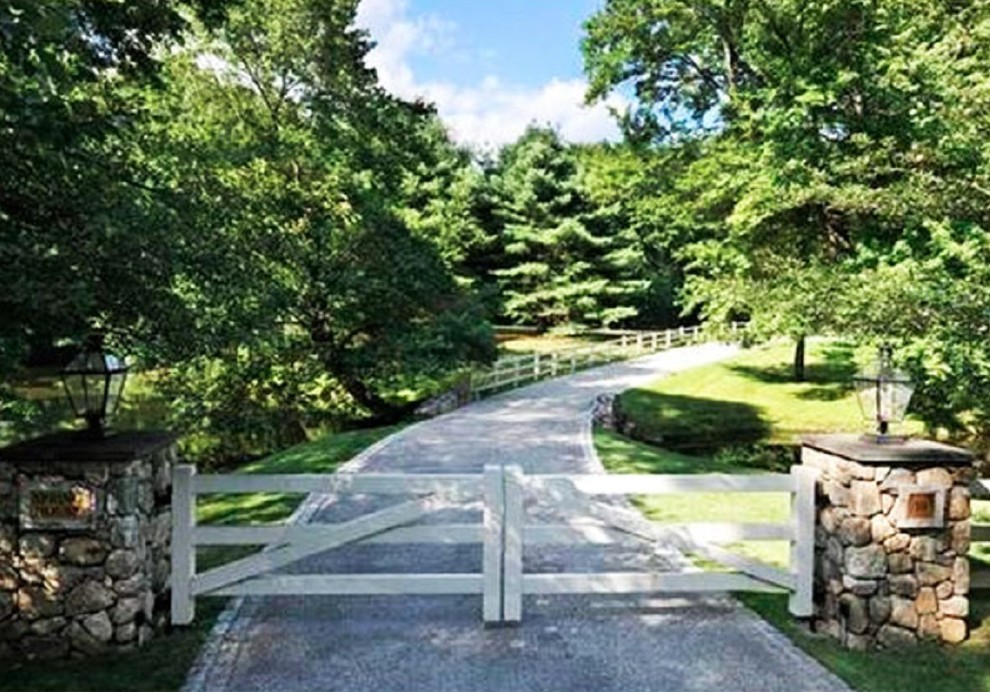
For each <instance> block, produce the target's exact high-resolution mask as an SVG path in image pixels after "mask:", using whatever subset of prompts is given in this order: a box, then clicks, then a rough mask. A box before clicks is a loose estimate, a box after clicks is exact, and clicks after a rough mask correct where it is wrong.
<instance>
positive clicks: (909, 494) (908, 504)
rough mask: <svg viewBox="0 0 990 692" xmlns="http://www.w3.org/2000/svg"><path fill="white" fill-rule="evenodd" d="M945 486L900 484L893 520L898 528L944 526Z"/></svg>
mask: <svg viewBox="0 0 990 692" xmlns="http://www.w3.org/2000/svg"><path fill="white" fill-rule="evenodd" d="M946 494H947V489H946V488H941V487H936V486H930V485H927V486H925V485H902V486H899V487H898V488H897V496H898V497H897V502H896V504H895V505H894V517H893V518H894V520H895V522H896V524H897V527H898V528H900V529H925V528H940V527H942V526H945V496H946Z"/></svg>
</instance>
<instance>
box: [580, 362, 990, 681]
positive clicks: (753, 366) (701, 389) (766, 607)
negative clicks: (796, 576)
mask: <svg viewBox="0 0 990 692" xmlns="http://www.w3.org/2000/svg"><path fill="white" fill-rule="evenodd" d="M809 355H810V356H811V358H810V359H809V360H810V362H811V365H812V367H811V368H809V376H810V377H809V382H807V383H804V384H799V383H792V382H789V381H788V378H787V373H788V372H789V367H790V357H791V350H790V348H789V347H788V346H772V347H769V348H763V349H759V350H754V351H747V352H743V353H742V354H740V355H739V356H738V357H736V358H733V359H731V360H729V361H725V362H723V363H720V364H717V365H710V366H705V367H701V368H697V369H695V370H690V371H686V372H682V373H679V374H677V375H674V376H671V377H668V378H665V379H663V380H659V381H657V382H656V383H654V384H653V385H651V386H649V387H646V388H642V389H638V390H632V391H629V392H626V393H624V394H623V396H622V403H623V405H624V406H625V410H626V413H627V415H629V416H630V418H631V420H632V421H633V422H634V423H635V424H636V426H637V431H639V430H642V429H643V428H645V429H647V430H649V431H651V432H652V433H654V434H656V435H657V439H671V438H670V437H668V436H667V434H666V433H667V432H668V430H669V428H668V426H673V427H674V429H676V430H677V431H678V434H677V435H676V436H674V437H673V438H672V439H674V440H675V442H676V443H677V444H678V447H679V449H681V450H684V449H694V450H698V449H704V450H706V451H707V452H708V453H703V454H685V453H683V451H673V450H670V449H666V448H663V447H660V446H656V445H651V444H645V443H642V442H637V441H634V440H630V439H628V438H626V437H623V436H620V435H616V434H614V433H609V432H605V431H601V430H598V431H596V432H595V446H596V448H597V450H598V454H599V456H600V458H601V460H602V463H603V464H604V465H605V467H606V468H607V469H608V470H609V471H611V472H613V473H676V474H693V473H746V474H751V473H761V472H766V471H765V470H761V469H760V468H759V464H760V455H759V454H758V453H757V454H754V453H752V452H747V451H746V450H745V449H740V448H739V445H741V444H744V443H745V442H785V441H792V440H795V439H796V438H799V437H800V435H801V434H803V433H810V432H823V431H829V432H832V431H835V430H854V431H855V430H861V429H862V423H861V422H860V418H859V413H858V407H857V404H856V402H855V400H854V398H853V397H852V394H851V392H850V390H849V388H848V386H847V384H846V383H847V382H848V378H849V376H851V374H852V373H853V372H855V366H854V365H853V364H852V360H851V359H852V352H851V349H850V348H849V347H848V346H844V345H842V344H837V343H834V342H815V343H813V344H812V347H811V349H810V354H809ZM736 387H738V389H737V388H736ZM704 402H708V403H704ZM654 407H660V409H659V410H658V409H657V408H654ZM844 409H848V411H847V410H844ZM713 411H714V412H713ZM715 412H717V413H715ZM736 412H742V413H741V414H739V415H734V413H736ZM754 420H756V421H759V426H758V427H754V426H753V425H752V422H753V421H754ZM640 426H642V427H640ZM909 429H911V430H913V431H917V430H919V427H918V426H917V424H911V425H910V426H909ZM723 432H725V433H727V434H726V435H725V437H724V438H723V437H722V433H723ZM740 432H741V433H744V434H733V433H740ZM713 439H714V441H715V443H713ZM717 442H722V444H723V445H724V447H723V448H722V449H719V444H717ZM776 462H777V463H779V459H777V460H776ZM634 503H635V504H636V505H637V506H638V507H639V508H640V510H641V511H643V512H644V513H645V514H646V515H647V516H649V517H650V518H651V519H654V520H656V521H662V522H678V523H681V522H683V523H690V522H705V521H733V522H736V521H738V522H782V521H787V519H788V516H789V509H788V507H789V500H788V496H787V495H786V494H779V493H733V494H724V493H701V494H693V493H692V494H689V495H687V494H685V495H663V496H644V497H637V498H634ZM976 511H977V512H980V513H982V512H984V511H987V514H988V518H990V510H984V508H983V507H981V506H977V508H976ZM731 549H733V550H736V551H738V552H740V553H742V554H746V555H749V556H751V557H756V558H759V559H761V560H764V561H766V562H768V563H771V564H774V565H777V566H780V567H784V566H786V565H787V563H788V546H787V544H786V543H783V542H776V541H773V542H748V543H746V544H741V545H736V546H731ZM739 599H740V600H741V601H742V602H743V603H745V604H746V605H747V606H748V607H750V608H752V609H753V610H755V611H756V612H757V613H759V614H760V615H761V616H762V617H763V618H765V619H766V620H768V621H769V622H771V623H772V624H774V625H775V626H776V627H778V628H779V629H780V630H781V631H783V632H784V633H785V634H786V635H787V636H789V637H790V638H791V639H792V640H793V641H794V642H795V643H796V644H797V645H798V646H799V647H801V648H802V649H804V650H805V651H807V652H808V653H809V654H811V655H812V656H814V657H815V658H817V659H818V660H819V661H821V662H822V663H823V664H824V665H825V666H826V667H828V668H829V669H831V670H832V671H833V672H835V673H836V674H838V675H839V676H840V677H841V678H843V679H844V680H845V681H846V682H847V683H849V684H850V685H851V686H852V687H854V688H855V689H859V690H876V691H878V692H880V691H884V692H886V691H888V690H891V691H892V690H897V691H902V690H904V691H907V690H919V691H920V690H925V691H941V690H945V691H949V690H952V691H954V692H955V691H959V692H961V691H963V690H967V691H968V690H990V597H988V596H986V595H982V594H979V593H978V594H977V595H975V596H974V597H972V598H971V602H970V611H971V613H970V624H971V627H972V634H971V636H970V639H969V640H968V641H967V642H965V643H964V644H963V645H962V646H959V647H954V648H953V647H940V646H936V645H922V646H919V647H918V648H917V649H915V650H912V651H911V652H910V654H907V655H906V654H905V653H904V652H873V653H856V652H850V651H845V650H844V649H842V648H841V647H839V646H838V645H837V644H836V643H835V642H834V641H832V640H831V639H828V638H826V637H824V636H820V635H814V634H811V633H809V632H808V631H807V629H806V628H803V627H801V626H799V625H797V624H796V623H795V621H794V620H793V619H792V618H791V617H790V615H789V614H788V612H787V596H786V595H785V594H780V595H777V594H755V593H753V594H739Z"/></svg>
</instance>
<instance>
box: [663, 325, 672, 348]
mask: <svg viewBox="0 0 990 692" xmlns="http://www.w3.org/2000/svg"><path fill="white" fill-rule="evenodd" d="M666 334H667V345H666V347H665V348H668V349H669V348H670V346H671V343H672V342H673V340H674V337H673V335H672V334H671V332H670V330H669V329H668V330H667V332H666Z"/></svg>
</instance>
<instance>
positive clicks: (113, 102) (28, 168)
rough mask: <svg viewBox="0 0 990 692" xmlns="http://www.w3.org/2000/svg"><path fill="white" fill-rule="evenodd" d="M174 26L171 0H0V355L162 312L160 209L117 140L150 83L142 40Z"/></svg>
mask: <svg viewBox="0 0 990 692" xmlns="http://www.w3.org/2000/svg"><path fill="white" fill-rule="evenodd" d="M190 4H196V3H190ZM196 5H197V6H198V4H196ZM212 5H213V7H214V8H222V4H221V3H212ZM181 7H188V5H182V6H181ZM200 15H201V16H207V17H209V18H210V19H211V20H215V19H216V18H217V17H218V16H219V15H218V13H217V10H216V9H213V10H211V11H210V12H209V13H207V12H203V11H201V12H200ZM185 26H186V20H185V19H184V18H183V15H182V13H181V12H180V3H178V2H155V3H138V4H124V3H119V2H113V1H111V0H92V1H88V2H84V3H80V2H73V1H70V0H62V1H54V2H34V1H33V0H15V1H14V2H8V3H5V4H4V5H3V6H2V7H0V234H2V238H0V272H2V273H3V275H4V277H6V284H5V290H4V291H3V294H2V295H0V354H7V355H8V356H9V358H7V359H6V361H5V362H4V363H3V365H4V366H5V367H8V368H9V367H12V366H14V365H15V364H17V363H19V362H20V361H21V360H22V359H23V357H24V355H25V353H26V352H27V351H28V350H30V349H32V348H33V349H36V350H44V349H47V348H49V347H50V346H51V345H52V344H53V343H55V342H57V341H58V340H60V339H62V340H64V339H72V338H79V337H80V336H82V335H83V334H84V333H85V331H86V330H88V329H89V328H92V327H94V326H101V327H105V328H110V329H112V330H115V331H123V332H126V333H129V334H131V335H133V334H136V333H138V332H144V333H147V332H148V331H150V330H149V329H148V327H149V326H150V325H152V324H157V325H158V326H159V327H160V328H166V325H165V324H164V323H165V322H168V321H175V319H176V312H175V310H173V309H172V307H175V305H174V304H175V301H174V300H173V299H172V297H171V295H170V292H169V284H170V264H171V261H172V253H171V248H172V247H173V245H172V244H171V243H169V242H168V240H167V237H166V236H167V234H168V225H167V223H168V218H167V217H168V213H167V211H166V210H164V209H162V208H161V207H160V206H158V205H157V204H156V202H155V200H154V199H153V196H154V192H155V191H153V190H149V189H148V188H147V186H146V184H145V180H144V179H143V176H142V175H141V173H140V171H138V170H135V168H134V167H133V166H132V165H131V161H130V160H129V154H128V147H129V137H130V134H131V132H132V129H133V127H134V125H135V123H136V122H138V121H139V120H140V117H141V114H140V112H139V111H138V110H136V109H135V108H134V103H135V94H137V93H139V92H140V91H142V90H149V89H153V88H155V87H156V84H157V75H158V67H159V63H158V61H157V59H156V55H157V52H156V46H157V45H159V44H160V43H162V42H168V41H172V40H175V39H176V38H177V37H178V35H179V34H180V32H181V30H182V29H183V27H185ZM169 306H171V307H169ZM165 315H167V316H169V317H168V318H167V319H161V317H162V316H165Z"/></svg>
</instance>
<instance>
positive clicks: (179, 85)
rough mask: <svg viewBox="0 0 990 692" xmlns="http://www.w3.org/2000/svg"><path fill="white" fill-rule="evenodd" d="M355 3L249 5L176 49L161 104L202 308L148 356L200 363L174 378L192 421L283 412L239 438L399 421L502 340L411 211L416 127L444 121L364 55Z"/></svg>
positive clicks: (189, 277)
mask: <svg viewBox="0 0 990 692" xmlns="http://www.w3.org/2000/svg"><path fill="white" fill-rule="evenodd" d="M355 5H356V2H337V3H332V4H330V5H327V4H326V3H319V2H309V1H307V0H254V1H251V2H244V3H241V4H240V5H238V6H237V7H234V8H231V10H230V13H229V20H228V21H227V23H226V24H225V25H224V28H223V30H222V32H221V33H219V34H218V35H217V36H216V37H215V38H213V39H212V40H207V39H201V40H200V42H199V43H197V44H195V45H190V47H189V50H188V51H186V52H184V53H175V54H173V56H172V57H171V58H170V60H169V64H168V72H167V75H166V76H167V79H168V82H169V85H170V90H169V91H168V93H167V95H166V97H165V98H163V99H160V100H158V101H156V102H154V103H153V104H150V106H149V107H150V108H152V109H153V110H154V117H153V118H152V121H151V124H149V126H148V130H147V137H148V138H149V140H151V139H153V140H154V141H156V142H159V143H160V147H159V149H158V150H157V151H155V152H154V156H153V157H152V158H151V161H150V162H149V168H150V169H153V170H154V171H155V174H156V176H157V177H158V185H159V186H161V187H163V188H166V189H169V190H173V191H174V194H175V195H176V198H177V199H178V200H179V201H180V204H177V205H176V206H175V209H176V214H177V216H178V219H177V222H178V223H179V224H181V225H182V226H183V227H184V228H186V229H187V231H186V235H187V236H188V240H187V241H186V243H185V245H184V247H183V248H181V252H182V261H181V265H180V266H181V271H180V272H177V273H176V277H175V291H176V294H177V295H178V296H179V297H180V298H181V300H182V301H183V303H184V305H187V306H189V308H190V312H191V313H192V314H193V315H194V316H195V319H196V324H195V328H194V329H193V330H192V332H191V334H189V335H187V336H186V338H184V339H175V340H169V341H163V343H161V344H160V348H159V349H158V350H157V351H155V352H154V353H153V354H152V355H155V356H157V357H158V358H159V359H161V360H163V361H165V362H180V361H181V362H185V363H187V366H186V367H184V368H182V369H175V370H173V379H172V381H171V382H170V384H169V386H170V388H171V391H173V392H177V393H178V394H180V395H182V396H181V401H180V407H181V409H182V410H183V412H184V413H185V420H186V421H197V420H198V421H204V422H206V423H207V424H208V425H209V424H215V423H218V421H227V423H226V425H227V426H228V428H236V430H235V432H236V434H237V435H241V432H238V431H241V430H243V427H239V426H243V425H244V424H246V422H250V421H256V420H261V419H266V420H269V421H270V422H271V425H270V426H268V427H267V428H265V429H261V428H260V427H259V429H258V432H257V433H252V432H251V431H250V430H247V431H244V432H245V434H246V436H245V437H244V438H243V440H242V442H241V443H239V444H240V445H241V446H247V447H250V446H251V445H254V446H259V445H260V446H262V447H263V446H265V445H269V444H284V443H286V442H291V441H293V440H294V439H297V438H298V437H300V435H301V434H302V433H301V432H300V431H301V430H303V429H305V428H308V427H311V426H312V425H313V424H315V423H319V422H320V420H316V421H314V420H313V419H314V418H316V419H322V421H323V422H327V420H328V419H332V418H333V417H334V416H335V415H338V414H340V413H341V412H348V413H350V414H353V413H355V412H357V411H360V412H363V414H364V415H371V416H373V417H375V418H377V419H379V420H393V419H395V418H397V417H399V416H401V415H403V414H404V413H405V412H407V411H408V410H409V409H410V408H411V406H412V403H413V402H410V401H409V400H408V399H407V398H406V397H404V396H403V395H402V390H404V389H408V388H409V385H410V383H411V382H416V381H420V380H422V379H423V378H427V379H429V378H434V379H435V378H438V377H441V376H443V375H445V374H447V373H449V372H450V371H452V370H455V369H456V368H457V367H458V366H459V365H461V364H464V363H467V362H470V361H472V360H485V359H487V358H490V357H491V355H492V341H491V334H490V331H489V328H488V326H487V323H486V322H485V321H484V320H483V319H482V317H481V315H480V312H479V307H478V305H477V303H476V302H474V301H473V300H472V299H471V298H470V297H469V296H468V295H466V294H465V293H464V291H462V290H461V289H459V288H458V286H457V285H456V282H455V280H454V278H453V276H452V275H451V273H450V272H449V271H448V269H447V267H445V265H444V262H443V259H442V257H441V256H440V254H439V253H438V252H437V250H436V248H435V246H434V245H432V244H431V243H430V242H428V241H427V240H426V239H424V238H423V237H422V236H420V235H417V234H416V233H414V232H412V231H411V230H410V228H409V227H408V226H407V225H406V224H405V223H403V221H402V220H401V219H400V213H399V212H398V211H397V210H398V209H399V208H400V206H401V204H402V202H403V201H404V200H405V199H407V198H406V197H404V190H403V185H404V183H405V181H406V180H407V179H408V176H409V175H411V174H412V171H413V169H414V168H415V166H417V165H419V164H420V163H421V161H422V157H423V153H422V151H420V150H418V149H417V148H416V147H415V146H408V147H406V146H404V145H403V142H406V141H409V140H407V135H408V134H409V133H417V135H418V136H419V138H420V139H421V140H428V139H429V133H428V131H429V130H430V128H433V127H434V126H435V123H434V120H433V118H432V116H431V115H430V114H429V113H428V112H427V111H425V110H424V109H423V108H422V107H420V106H418V105H417V104H407V103H403V102H401V101H398V100H395V99H393V98H392V97H390V96H388V95H387V94H386V93H384V91H382V90H381V88H380V87H379V86H378V85H377V82H376V80H375V77H374V74H373V73H372V72H370V71H368V70H367V69H366V68H365V67H364V63H363V57H364V55H365V53H366V51H367V49H368V44H367V42H366V40H365V37H364V35H363V34H361V33H360V32H358V31H356V30H354V29H353V28H352V22H353V14H354V9H355ZM412 140H413V141H414V142H415V141H417V140H416V138H415V137H414V138H412ZM409 215H410V216H411V215H412V212H410V213H409ZM175 375H178V376H180V377H181V378H182V379H176V378H175V377H174V376H175ZM195 375H198V376H195ZM204 387H206V388H207V390H208V391H210V392H213V393H214V394H215V397H214V398H211V399H209V401H211V402H212V404H211V406H210V408H209V410H207V411H204V410H203V408H202V406H201V405H200V402H198V401H197V397H200V392H201V391H202V390H203V389H204ZM314 401H322V404H320V405H314V404H313V402H314ZM238 411H240V412H241V413H244V414H245V415H244V416H243V417H242V419H238V417H237V416H238ZM252 411H254V412H255V413H251V412H252ZM321 412H322V415H321ZM266 417H267V418H266ZM238 420H241V423H238V422H237V421H238ZM252 435H254V436H253V437H252ZM266 435H267V436H270V437H271V438H273V439H274V440H275V442H274V443H272V442H270V441H266V440H265V439H261V438H264V437H265V436H266ZM228 453H230V450H229V449H224V450H221V451H219V452H217V454H228Z"/></svg>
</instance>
